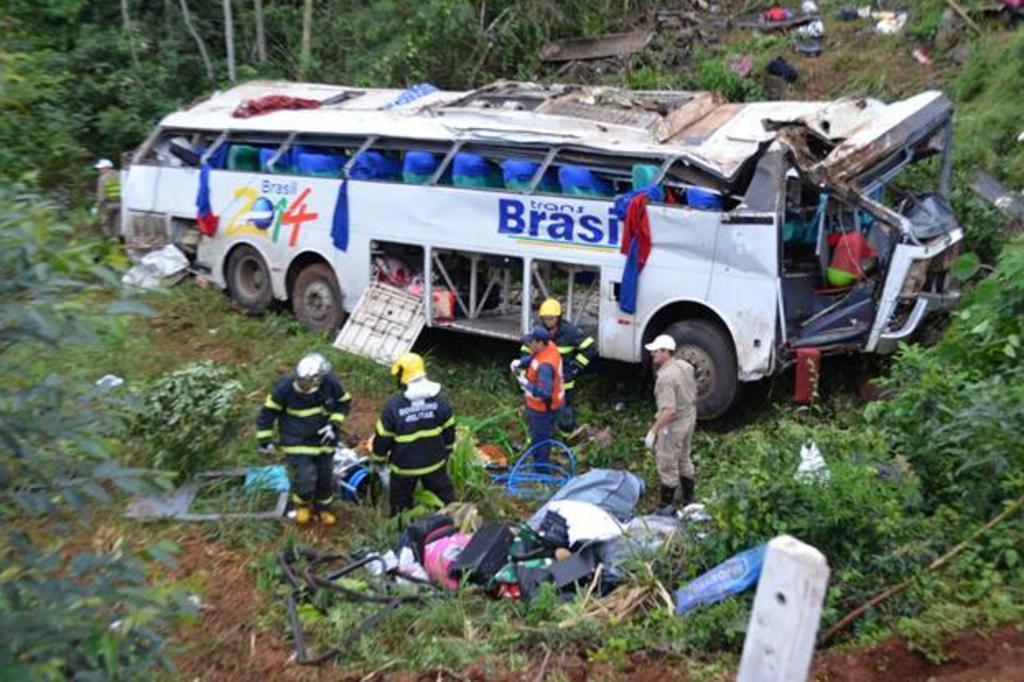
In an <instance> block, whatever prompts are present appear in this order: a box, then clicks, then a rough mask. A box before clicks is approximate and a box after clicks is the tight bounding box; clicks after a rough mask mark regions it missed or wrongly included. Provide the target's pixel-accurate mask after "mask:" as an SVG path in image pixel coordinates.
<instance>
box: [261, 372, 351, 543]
mask: <svg viewBox="0 0 1024 682" xmlns="http://www.w3.org/2000/svg"><path fill="white" fill-rule="evenodd" d="M351 409H352V396H351V395H349V394H348V393H347V392H346V391H345V389H344V388H343V387H342V385H341V382H340V381H338V379H337V378H336V377H335V376H334V375H333V374H331V365H330V363H329V362H327V359H326V358H324V356H322V355H320V354H319V353H310V354H309V355H306V356H305V357H303V358H302V359H301V360H299V364H298V365H297V366H296V367H295V372H294V374H289V375H287V376H284V377H282V378H281V379H279V380H278V382H277V383H276V384H274V388H273V390H272V391H271V392H270V395H269V396H267V400H266V402H264V403H263V407H262V408H260V413H259V416H258V417H257V418H256V439H257V440H258V441H259V444H260V452H262V453H264V454H272V453H273V452H275V450H278V451H280V452H281V453H282V454H284V455H285V458H286V460H287V462H288V469H289V472H290V475H291V490H292V503H293V504H294V505H295V522H296V523H298V524H307V523H309V522H310V521H311V520H312V519H313V515H314V511H315V513H316V515H317V516H318V517H319V519H320V523H322V524H324V525H326V526H330V525H333V524H334V523H335V522H336V521H337V518H336V517H335V516H334V514H333V513H332V512H331V502H333V501H334V481H333V464H334V448H335V446H336V445H337V443H338V436H339V435H340V433H341V424H342V422H344V421H345V417H346V416H348V413H349V411H350V410H351ZM275 425H276V427H277V430H276V433H275V428H274V427H275ZM275 436H276V437H277V445H276V446H275V443H274V439H275Z"/></svg>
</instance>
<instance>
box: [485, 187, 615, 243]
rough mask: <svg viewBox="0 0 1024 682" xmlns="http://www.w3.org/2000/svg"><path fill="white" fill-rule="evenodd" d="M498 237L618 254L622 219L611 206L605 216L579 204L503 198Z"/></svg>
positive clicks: (499, 208) (499, 201) (500, 200)
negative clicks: (503, 235)
mask: <svg viewBox="0 0 1024 682" xmlns="http://www.w3.org/2000/svg"><path fill="white" fill-rule="evenodd" d="M498 234H506V235H509V236H510V237H514V238H515V240H516V241H517V242H519V243H525V244H542V245H545V246H562V247H567V248H578V249H585V250H588V251H618V248H619V219H618V217H617V216H616V215H615V212H614V209H613V208H612V207H611V206H609V207H608V213H607V214H605V215H603V216H602V215H594V214H593V213H588V212H587V209H586V208H585V207H583V206H580V205H578V204H562V203H559V202H556V201H543V200H540V199H530V200H528V201H524V200H521V199H499V200H498Z"/></svg>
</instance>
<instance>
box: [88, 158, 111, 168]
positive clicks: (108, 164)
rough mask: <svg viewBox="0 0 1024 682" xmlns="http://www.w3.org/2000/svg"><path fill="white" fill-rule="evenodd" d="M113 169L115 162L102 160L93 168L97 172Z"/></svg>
mask: <svg viewBox="0 0 1024 682" xmlns="http://www.w3.org/2000/svg"><path fill="white" fill-rule="evenodd" d="M113 167H114V162H113V161H111V160H110V159H100V160H99V161H97V162H96V163H95V164H93V168H95V169H96V170H105V169H107V168H113Z"/></svg>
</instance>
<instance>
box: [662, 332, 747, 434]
mask: <svg viewBox="0 0 1024 682" xmlns="http://www.w3.org/2000/svg"><path fill="white" fill-rule="evenodd" d="M664 333H665V334H668V335H669V336H671V337H672V338H673V339H675V342H676V353H675V356H676V357H677V358H682V359H683V360H686V361H687V362H689V363H690V364H691V365H693V368H694V373H695V375H696V378H697V417H698V418H699V419H714V418H715V417H720V416H721V415H723V414H725V412H726V411H728V409H729V408H730V407H732V404H733V401H734V400H735V399H736V389H737V386H738V383H739V377H738V376H737V371H736V353H735V351H734V350H733V347H732V341H731V340H730V339H729V335H728V333H727V332H726V331H725V330H724V329H722V327H721V326H720V325H717V324H715V323H714V322H710V321H708V320H682V321H680V322H674V323H673V324H670V325H669V326H668V327H667V328H666V329H665V332H664Z"/></svg>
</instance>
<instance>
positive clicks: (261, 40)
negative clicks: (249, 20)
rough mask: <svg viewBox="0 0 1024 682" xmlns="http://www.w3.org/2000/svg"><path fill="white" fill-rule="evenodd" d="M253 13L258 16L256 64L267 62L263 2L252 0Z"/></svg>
mask: <svg viewBox="0 0 1024 682" xmlns="http://www.w3.org/2000/svg"><path fill="white" fill-rule="evenodd" d="M252 5H253V12H254V13H255V14H256V63H257V64H263V63H264V62H266V61H267V35H266V33H265V32H264V30H263V0H252Z"/></svg>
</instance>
